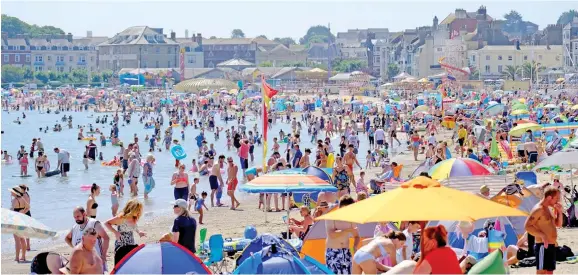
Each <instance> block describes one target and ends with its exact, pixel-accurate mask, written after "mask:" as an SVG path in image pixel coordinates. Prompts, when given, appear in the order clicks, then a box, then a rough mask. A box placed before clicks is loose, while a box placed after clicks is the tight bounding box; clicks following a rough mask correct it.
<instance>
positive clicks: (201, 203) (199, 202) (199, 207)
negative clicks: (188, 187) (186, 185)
mask: <svg viewBox="0 0 578 275" xmlns="http://www.w3.org/2000/svg"><path fill="white" fill-rule="evenodd" d="M206 198H207V192H205V191H203V193H201V198H200V199H198V200H197V202H196V203H195V210H197V212H199V224H203V207H205V209H206V210H207V211H209V208H207V206H206V205H205V199H206Z"/></svg>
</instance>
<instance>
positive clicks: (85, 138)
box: [82, 137, 96, 140]
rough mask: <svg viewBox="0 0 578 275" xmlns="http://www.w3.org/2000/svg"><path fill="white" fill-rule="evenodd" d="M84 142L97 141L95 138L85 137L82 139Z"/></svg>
mask: <svg viewBox="0 0 578 275" xmlns="http://www.w3.org/2000/svg"><path fill="white" fill-rule="evenodd" d="M82 140H96V138H95V137H84V138H82Z"/></svg>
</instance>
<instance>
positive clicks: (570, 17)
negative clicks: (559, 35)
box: [556, 10, 578, 25]
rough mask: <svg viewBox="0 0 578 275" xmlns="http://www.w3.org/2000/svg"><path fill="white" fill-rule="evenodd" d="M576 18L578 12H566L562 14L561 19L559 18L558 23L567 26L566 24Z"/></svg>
mask: <svg viewBox="0 0 578 275" xmlns="http://www.w3.org/2000/svg"><path fill="white" fill-rule="evenodd" d="M574 17H578V11H576V10H569V11H565V12H563V13H562V14H560V17H558V21H557V22H556V23H557V24H561V25H566V24H568V23H570V22H572V20H573V19H574Z"/></svg>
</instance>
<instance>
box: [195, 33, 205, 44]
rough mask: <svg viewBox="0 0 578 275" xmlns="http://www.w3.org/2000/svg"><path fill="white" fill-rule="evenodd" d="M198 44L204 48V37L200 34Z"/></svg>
mask: <svg viewBox="0 0 578 275" xmlns="http://www.w3.org/2000/svg"><path fill="white" fill-rule="evenodd" d="M196 42H197V44H199V47H201V46H203V37H202V36H201V34H200V33H197V41H196Z"/></svg>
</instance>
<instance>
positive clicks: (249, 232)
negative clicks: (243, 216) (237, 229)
mask: <svg viewBox="0 0 578 275" xmlns="http://www.w3.org/2000/svg"><path fill="white" fill-rule="evenodd" d="M244 236H245V239H249V240H252V239H255V238H257V229H256V228H255V227H254V226H252V225H247V226H246V227H245V234H244Z"/></svg>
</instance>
